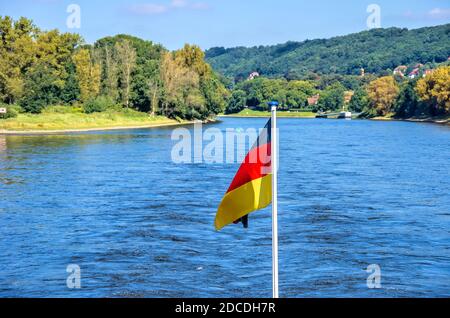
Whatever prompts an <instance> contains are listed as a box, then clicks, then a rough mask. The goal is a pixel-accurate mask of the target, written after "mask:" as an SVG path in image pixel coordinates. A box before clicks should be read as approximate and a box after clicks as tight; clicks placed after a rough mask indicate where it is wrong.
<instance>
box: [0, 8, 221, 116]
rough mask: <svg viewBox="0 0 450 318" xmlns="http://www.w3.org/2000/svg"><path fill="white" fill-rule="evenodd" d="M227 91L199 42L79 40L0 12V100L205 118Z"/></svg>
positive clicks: (37, 108) (33, 107)
mask: <svg viewBox="0 0 450 318" xmlns="http://www.w3.org/2000/svg"><path fill="white" fill-rule="evenodd" d="M228 94H229V93H228V90H227V89H226V88H225V86H224V85H223V83H222V81H221V79H220V78H219V77H218V76H217V75H216V74H215V73H214V72H213V70H212V69H211V67H210V66H209V65H208V64H207V63H206V62H205V60H204V53H203V51H202V50H201V49H200V48H199V47H197V46H191V45H185V47H184V48H183V49H181V50H178V51H176V52H169V51H167V50H166V49H165V48H163V47H162V46H161V45H158V44H154V43H152V42H150V41H145V40H142V39H139V38H136V37H132V36H128V35H117V36H114V37H106V38H103V39H101V40H98V41H97V42H96V43H94V45H85V44H83V40H82V38H81V37H80V36H79V35H76V34H70V33H60V32H59V31H57V30H53V31H41V30H39V29H38V28H37V27H36V26H35V25H33V23H32V21H30V20H28V19H26V18H20V19H19V20H17V21H14V20H13V19H12V18H10V17H8V16H6V17H1V16H0V102H3V103H7V104H10V105H11V104H19V105H20V106H21V107H22V108H23V109H24V110H25V111H27V112H32V113H39V112H41V111H42V110H43V109H44V108H45V107H46V106H48V105H56V104H62V105H73V104H80V105H94V107H90V108H89V109H90V111H102V110H105V109H107V108H108V107H117V106H121V107H124V108H133V109H136V110H139V111H143V112H149V113H152V114H160V115H164V116H167V117H171V118H182V119H206V118H208V117H210V116H214V115H215V114H217V113H220V112H222V111H223V110H224V108H225V106H226V100H227V98H228ZM96 100H99V101H100V102H98V101H97V102H96ZM95 105H99V106H98V107H97V108H96V107H95Z"/></svg>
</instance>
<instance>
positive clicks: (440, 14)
mask: <svg viewBox="0 0 450 318" xmlns="http://www.w3.org/2000/svg"><path fill="white" fill-rule="evenodd" d="M427 16H428V17H430V18H432V19H448V18H450V9H446V8H445V9H442V8H434V9H432V10H430V11H428V13H427Z"/></svg>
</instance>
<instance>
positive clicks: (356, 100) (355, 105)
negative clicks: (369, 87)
mask: <svg viewBox="0 0 450 318" xmlns="http://www.w3.org/2000/svg"><path fill="white" fill-rule="evenodd" d="M368 107H369V97H368V96H367V92H366V90H365V89H364V88H358V89H357V90H356V91H355V94H354V95H353V96H352V99H351V100H350V103H349V105H348V110H349V111H351V112H355V113H360V112H362V111H364V110H365V109H367V108H368Z"/></svg>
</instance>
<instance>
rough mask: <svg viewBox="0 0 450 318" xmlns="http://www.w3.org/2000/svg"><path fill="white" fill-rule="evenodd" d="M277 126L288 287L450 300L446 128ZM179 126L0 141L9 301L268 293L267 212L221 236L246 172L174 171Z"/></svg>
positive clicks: (2, 253) (230, 124)
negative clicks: (219, 218) (74, 278)
mask: <svg viewBox="0 0 450 318" xmlns="http://www.w3.org/2000/svg"><path fill="white" fill-rule="evenodd" d="M264 123H265V120H264V119H225V120H224V121H223V122H221V123H218V124H215V125H214V127H216V128H219V129H221V130H222V131H225V130H226V129H227V128H242V129H244V130H245V129H247V128H250V127H251V128H260V127H262V126H263V125H264ZM279 123H280V126H281V127H280V176H279V182H280V184H279V188H280V194H279V195H280V197H279V211H280V220H279V223H280V291H281V294H282V296H286V297H293V296H296V297H301V296H310V297H324V296H350V297H383V296H393V297H403V296H450V288H449V286H450V279H449V277H450V231H449V228H450V210H449V206H450V196H449V193H448V189H449V188H450V178H449V171H448V158H450V129H448V127H441V126H436V125H419V124H411V123H396V122H392V123H384V122H381V123H378V122H369V121H333V120H299V119H280V121H279ZM171 132H172V129H164V128H157V129H147V130H133V131H120V132H119V131H114V132H102V133H99V132H97V133H86V134H70V135H56V136H6V137H5V136H0V195H1V201H0V227H1V229H2V230H1V232H0V268H1V271H0V296H31V297H32V296H56V297H80V296H91V297H103V296H106V297H108V296H112V297H116V296H124V297H163V296H168V297H197V296H200V297H218V296H224V297H227V296H231V297H241V296H243V297H253V296H256V297H269V296H270V295H271V237H270V228H271V219H270V209H266V210H264V211H261V212H259V213H256V214H254V215H252V216H251V220H250V229H248V230H243V229H242V228H241V227H239V226H235V227H229V228H227V229H225V230H224V231H223V232H220V233H216V232H214V227H213V220H214V216H215V212H216V208H217V206H218V204H219V202H220V200H221V198H222V196H223V194H224V192H225V191H226V189H227V187H228V185H229V183H230V181H231V178H232V177H233V176H234V174H235V172H236V169H237V166H236V165H207V164H191V165H176V164H173V163H172V162H171V157H170V155H171V147H172V145H173V142H172V141H171V139H170V137H171ZM69 264H78V265H79V266H80V267H81V277H82V282H81V284H82V288H81V289H80V290H69V289H68V288H67V286H66V278H67V273H66V267H67V265H69ZM370 264H378V265H379V266H380V267H381V271H382V281H381V283H382V289H379V290H372V289H368V288H367V286H366V279H367V276H368V274H367V273H366V271H365V269H366V268H367V266H368V265H370Z"/></svg>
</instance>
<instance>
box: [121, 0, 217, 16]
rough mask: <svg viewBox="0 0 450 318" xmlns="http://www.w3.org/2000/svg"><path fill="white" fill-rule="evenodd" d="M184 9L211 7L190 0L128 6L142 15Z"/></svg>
mask: <svg viewBox="0 0 450 318" xmlns="http://www.w3.org/2000/svg"><path fill="white" fill-rule="evenodd" d="M184 9H190V10H206V9H209V5H208V4H207V3H204V2H194V3H190V2H189V1H188V0H171V2H170V3H168V4H157V3H143V4H134V5H131V6H129V7H128V11H129V12H131V13H134V14H142V15H156V14H163V13H167V12H169V11H175V10H184Z"/></svg>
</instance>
